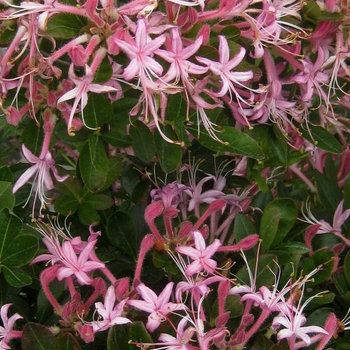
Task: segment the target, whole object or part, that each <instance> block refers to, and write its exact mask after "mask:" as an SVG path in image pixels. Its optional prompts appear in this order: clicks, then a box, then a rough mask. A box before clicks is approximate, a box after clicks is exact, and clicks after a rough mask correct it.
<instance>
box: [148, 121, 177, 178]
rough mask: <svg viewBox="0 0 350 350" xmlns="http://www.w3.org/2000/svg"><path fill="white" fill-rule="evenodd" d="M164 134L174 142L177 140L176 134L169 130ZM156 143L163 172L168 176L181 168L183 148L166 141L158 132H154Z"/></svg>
mask: <svg viewBox="0 0 350 350" xmlns="http://www.w3.org/2000/svg"><path fill="white" fill-rule="evenodd" d="M164 133H165V134H166V135H167V136H168V137H169V138H170V139H172V140H175V135H174V133H173V132H172V131H171V130H170V128H167V132H165V131H164ZM154 141H155V145H156V149H157V156H158V159H159V163H160V166H161V168H162V169H163V171H164V172H165V173H167V174H169V173H172V172H173V171H175V170H176V169H178V168H179V166H180V164H181V160H182V147H181V146H180V145H177V144H174V143H169V142H167V141H165V140H164V139H163V138H162V136H161V135H160V133H159V132H158V131H155V132H154Z"/></svg>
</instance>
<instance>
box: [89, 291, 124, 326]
mask: <svg viewBox="0 0 350 350" xmlns="http://www.w3.org/2000/svg"><path fill="white" fill-rule="evenodd" d="M115 302H116V295H115V290H114V287H113V286H109V287H108V289H107V293H106V295H105V299H104V303H101V302H97V303H95V307H96V311H97V313H98V314H99V316H100V317H102V318H103V320H100V319H98V320H97V321H94V322H93V323H92V328H93V330H94V332H101V331H104V330H106V329H108V328H110V327H112V326H114V325H118V324H125V323H129V322H131V321H130V320H129V319H128V318H126V317H123V316H122V315H123V308H124V305H125V303H126V300H122V301H121V302H119V303H118V304H117V305H115Z"/></svg>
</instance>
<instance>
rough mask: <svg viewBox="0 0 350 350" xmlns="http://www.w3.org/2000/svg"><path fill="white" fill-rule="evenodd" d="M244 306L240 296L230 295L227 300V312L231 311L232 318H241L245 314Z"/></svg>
mask: <svg viewBox="0 0 350 350" xmlns="http://www.w3.org/2000/svg"><path fill="white" fill-rule="evenodd" d="M243 309H244V307H243V304H242V303H241V298H240V297H239V296H238V295H228V296H227V298H226V300H225V311H230V312H231V313H230V318H237V317H241V316H242V314H243Z"/></svg>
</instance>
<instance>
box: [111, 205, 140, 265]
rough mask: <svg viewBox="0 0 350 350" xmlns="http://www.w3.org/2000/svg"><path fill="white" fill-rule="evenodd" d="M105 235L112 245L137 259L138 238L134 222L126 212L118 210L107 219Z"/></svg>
mask: <svg viewBox="0 0 350 350" xmlns="http://www.w3.org/2000/svg"><path fill="white" fill-rule="evenodd" d="M107 236H108V239H109V240H110V242H111V243H112V244H113V245H115V246H116V247H117V248H119V249H120V250H121V251H123V252H124V253H125V254H128V255H129V256H130V257H131V258H133V259H134V260H135V261H136V260H137V251H138V248H139V247H138V240H137V237H136V232H135V228H134V223H133V221H132V218H131V216H130V215H129V214H128V213H126V212H121V211H119V212H116V213H114V214H113V215H112V216H111V217H110V218H109V219H108V222H107Z"/></svg>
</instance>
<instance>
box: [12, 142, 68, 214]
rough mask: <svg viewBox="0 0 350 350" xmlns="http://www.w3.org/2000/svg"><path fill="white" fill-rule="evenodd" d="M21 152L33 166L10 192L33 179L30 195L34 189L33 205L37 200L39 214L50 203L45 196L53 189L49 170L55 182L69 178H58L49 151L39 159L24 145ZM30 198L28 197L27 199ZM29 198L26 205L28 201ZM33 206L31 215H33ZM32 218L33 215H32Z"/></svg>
mask: <svg viewBox="0 0 350 350" xmlns="http://www.w3.org/2000/svg"><path fill="white" fill-rule="evenodd" d="M22 152H23V155H24V157H25V158H26V160H27V161H28V162H29V163H31V164H33V165H32V166H31V167H30V168H29V169H27V170H26V171H25V172H24V173H23V174H22V175H21V176H20V177H19V179H18V180H17V181H16V183H15V185H14V186H13V189H12V192H13V193H16V192H17V191H18V189H19V188H21V187H22V186H24V185H25V184H26V183H27V182H28V181H30V179H31V178H33V177H34V182H33V185H32V190H31V192H30V194H32V192H33V189H34V204H35V202H36V200H37V199H39V200H40V203H41V205H40V213H41V210H42V209H43V208H45V205H46V204H48V203H49V202H50V200H49V198H48V197H47V195H46V191H50V190H53V189H54V188H55V186H54V184H53V181H52V177H51V174H50V170H51V171H52V172H53V175H54V177H55V178H56V180H57V181H59V182H62V181H64V180H66V179H67V178H68V177H69V176H68V175H65V176H60V175H59V174H58V172H57V169H56V166H55V161H54V160H53V158H52V155H51V153H50V152H49V151H47V152H46V153H45V154H43V155H41V156H40V157H37V156H35V155H34V154H33V153H32V152H31V151H30V150H29V149H28V148H27V147H26V146H25V145H24V144H23V145H22ZM29 198H30V197H29ZM29 198H28V200H27V202H26V204H27V203H28V201H29ZM34 207H35V205H33V214H34ZM33 216H34V215H33Z"/></svg>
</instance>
